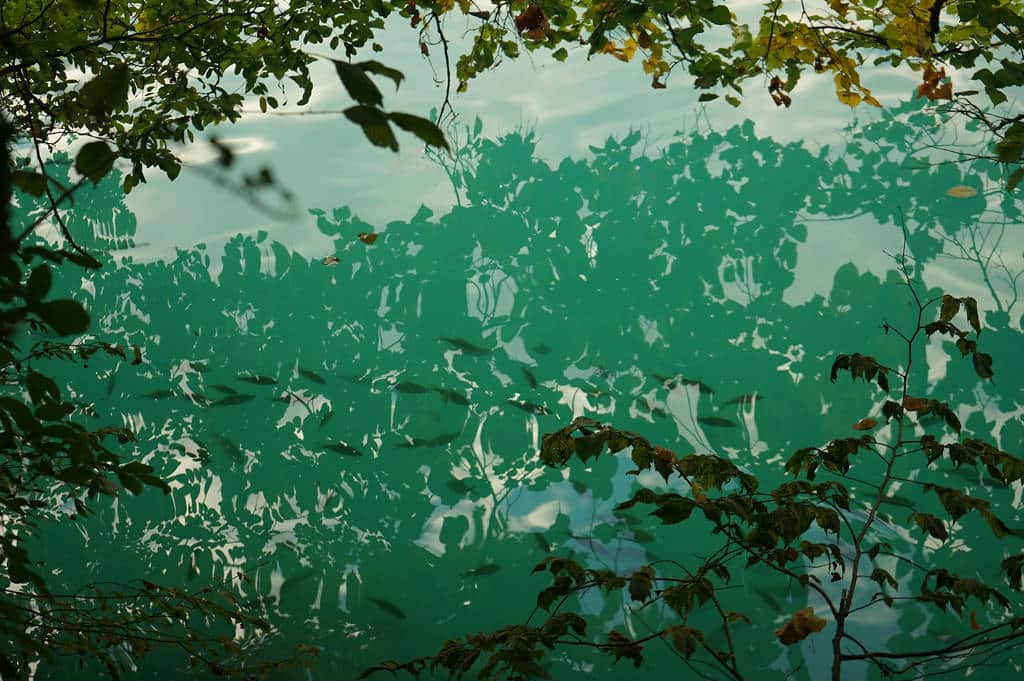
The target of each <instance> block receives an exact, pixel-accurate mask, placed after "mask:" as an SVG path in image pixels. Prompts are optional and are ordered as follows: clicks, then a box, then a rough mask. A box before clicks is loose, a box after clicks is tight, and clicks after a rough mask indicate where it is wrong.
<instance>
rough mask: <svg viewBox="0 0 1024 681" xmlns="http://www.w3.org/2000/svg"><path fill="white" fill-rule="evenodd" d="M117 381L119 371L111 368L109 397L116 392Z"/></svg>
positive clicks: (108, 388) (108, 383) (108, 384)
mask: <svg viewBox="0 0 1024 681" xmlns="http://www.w3.org/2000/svg"><path fill="white" fill-rule="evenodd" d="M116 382H117V372H116V371H114V370H113V369H111V371H110V380H109V381H107V397H110V396H111V395H113V394H114V384H115V383H116Z"/></svg>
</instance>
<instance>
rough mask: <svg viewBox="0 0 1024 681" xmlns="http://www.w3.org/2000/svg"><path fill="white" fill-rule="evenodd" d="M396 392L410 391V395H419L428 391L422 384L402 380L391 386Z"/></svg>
mask: <svg viewBox="0 0 1024 681" xmlns="http://www.w3.org/2000/svg"><path fill="white" fill-rule="evenodd" d="M391 387H392V388H393V389H394V390H395V392H400V393H408V394H410V395H419V394H422V393H425V392H427V388H426V387H424V386H422V385H420V384H419V383H412V382H410V381H402V382H400V383H395V384H394V385H392V386H391Z"/></svg>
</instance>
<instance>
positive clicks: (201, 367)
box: [188, 362, 210, 374]
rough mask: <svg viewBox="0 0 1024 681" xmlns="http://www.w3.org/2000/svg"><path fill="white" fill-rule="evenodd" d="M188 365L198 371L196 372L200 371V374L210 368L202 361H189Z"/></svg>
mask: <svg viewBox="0 0 1024 681" xmlns="http://www.w3.org/2000/svg"><path fill="white" fill-rule="evenodd" d="M188 365H189V366H190V367H191V368H192V369H193V370H194V371H198V372H199V373H201V374H205V373H206V372H207V371H209V370H210V367H208V366H206V365H205V364H202V363H200V362H189V363H188Z"/></svg>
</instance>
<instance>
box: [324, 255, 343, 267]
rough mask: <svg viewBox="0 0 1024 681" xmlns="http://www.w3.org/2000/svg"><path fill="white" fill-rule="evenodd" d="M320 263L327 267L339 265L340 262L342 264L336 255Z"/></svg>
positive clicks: (327, 257)
mask: <svg viewBox="0 0 1024 681" xmlns="http://www.w3.org/2000/svg"><path fill="white" fill-rule="evenodd" d="M320 262H322V263H323V264H325V265H337V264H338V263H339V262H341V260H340V259H339V258H338V256H336V255H328V256H326V257H325V258H324V259H323V260H321V261H320Z"/></svg>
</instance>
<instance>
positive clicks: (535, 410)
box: [505, 397, 551, 416]
mask: <svg viewBox="0 0 1024 681" xmlns="http://www.w3.org/2000/svg"><path fill="white" fill-rule="evenodd" d="M505 401H506V402H508V403H509V404H511V405H512V406H513V407H515V408H516V409H521V410H523V411H525V412H526V413H527V414H537V415H540V416H547V415H548V414H550V413H551V410H550V409H548V408H547V407H545V406H543V405H540V404H535V403H533V402H527V401H526V400H514V399H512V398H511V397H510V398H508V399H507V400H505Z"/></svg>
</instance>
